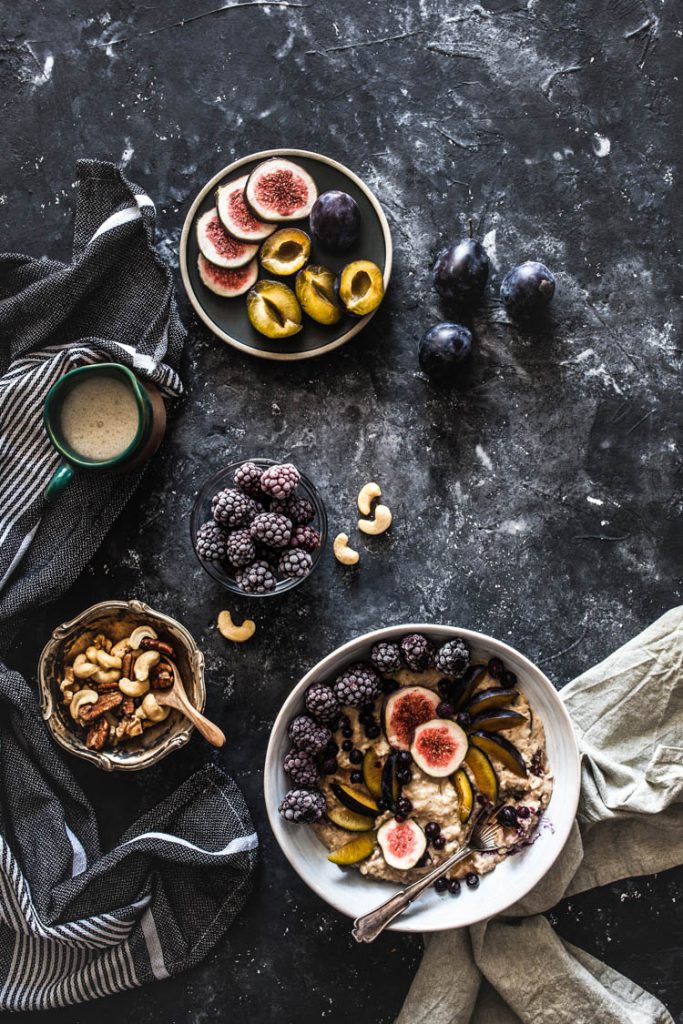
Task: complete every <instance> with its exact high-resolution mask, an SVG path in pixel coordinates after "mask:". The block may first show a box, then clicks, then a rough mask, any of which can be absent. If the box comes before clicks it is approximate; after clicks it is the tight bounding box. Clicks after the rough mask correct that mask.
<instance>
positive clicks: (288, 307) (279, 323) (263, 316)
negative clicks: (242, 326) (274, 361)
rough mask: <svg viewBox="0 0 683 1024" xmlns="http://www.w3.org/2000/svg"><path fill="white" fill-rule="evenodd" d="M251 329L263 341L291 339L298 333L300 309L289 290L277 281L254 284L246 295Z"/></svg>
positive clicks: (299, 328)
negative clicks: (263, 337) (262, 337)
mask: <svg viewBox="0 0 683 1024" xmlns="http://www.w3.org/2000/svg"><path fill="white" fill-rule="evenodd" d="M247 316H248V317H249V322H250V323H251V326H252V327H254V328H255V330H257V331H258V332H259V333H260V334H263V335H265V337H266V338H291V336H292V335H293V334H298V333H299V331H300V330H301V326H302V325H301V306H300V305H299V303H298V301H297V298H296V295H295V294H294V292H293V291H292V289H291V288H288V287H287V285H285V284H280V282H279V281H268V280H263V281H257V282H256V284H255V285H254V287H253V288H252V289H251V291H250V292H249V294H248V295H247Z"/></svg>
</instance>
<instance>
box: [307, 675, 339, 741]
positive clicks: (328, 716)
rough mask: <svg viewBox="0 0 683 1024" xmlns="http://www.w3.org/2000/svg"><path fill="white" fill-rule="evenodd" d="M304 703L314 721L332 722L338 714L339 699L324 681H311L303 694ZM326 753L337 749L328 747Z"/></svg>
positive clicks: (327, 723)
mask: <svg viewBox="0 0 683 1024" xmlns="http://www.w3.org/2000/svg"><path fill="white" fill-rule="evenodd" d="M304 705H305V707H306V710H307V711H308V713H309V715H312V716H313V718H315V720H316V722H324V723H325V724H326V725H329V723H330V722H333V721H334V719H335V718H336V717H337V715H338V714H339V701H338V700H337V698H336V697H335V695H334V693H333V692H332V688H331V687H329V686H325V684H324V683H311V685H310V686H309V687H308V689H307V690H306V693H305V694H304ZM335 746H336V744H335ZM328 747H329V744H328ZM337 749H339V748H337ZM328 753H335V754H336V753H337V751H336V750H334V751H333V750H331V749H329V750H328Z"/></svg>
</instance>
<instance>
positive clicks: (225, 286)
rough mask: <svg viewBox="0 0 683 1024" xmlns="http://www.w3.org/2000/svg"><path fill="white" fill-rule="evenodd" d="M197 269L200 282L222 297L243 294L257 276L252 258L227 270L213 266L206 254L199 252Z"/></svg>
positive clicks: (255, 265) (235, 296) (256, 269)
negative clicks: (243, 264) (242, 265)
mask: <svg viewBox="0 0 683 1024" xmlns="http://www.w3.org/2000/svg"><path fill="white" fill-rule="evenodd" d="M197 269H198V270H199V277H200V279H201V282H202V284H203V285H206V287H207V288H208V289H209V291H212V292H213V293H214V295H220V296H221V298H223V299H234V298H237V296H238V295H244V293H245V292H248V291H249V289H250V288H251V287H252V286H253V285H254V284H255V282H256V279H257V277H258V263H257V261H256V260H252V261H251V263H247V264H246V266H244V267H236V268H235V269H234V270H228V269H226V268H225V267H216V266H214V264H213V263H210V262H209V261H208V260H207V258H206V256H202V254H201V253H199V256H198V257H197Z"/></svg>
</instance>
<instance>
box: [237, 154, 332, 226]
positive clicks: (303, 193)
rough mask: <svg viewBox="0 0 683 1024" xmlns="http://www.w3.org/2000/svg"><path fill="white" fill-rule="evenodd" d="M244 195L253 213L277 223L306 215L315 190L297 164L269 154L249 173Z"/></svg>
mask: <svg viewBox="0 0 683 1024" xmlns="http://www.w3.org/2000/svg"><path fill="white" fill-rule="evenodd" d="M244 198H245V199H246V201H247V205H248V206H249V208H250V210H251V211H252V213H253V214H254V216H256V217H258V218H259V219H260V220H262V221H271V222H272V221H275V222H276V223H280V222H283V221H290V220H302V218H304V217H308V215H309V213H310V212H311V210H312V209H313V204H314V203H315V201H316V199H317V198H318V189H317V186H316V184H315V182H314V181H313V178H312V177H311V175H310V174H309V173H308V171H305V170H304V169H303V167H300V166H299V164H295V163H294V161H293V160H285V159H283V158H282V157H272V158H271V159H270V160H264V161H263V163H260V164H258V166H257V167H255V168H254V170H253V171H252V172H251V174H250V175H249V177H248V178H247V184H246V186H245V188H244Z"/></svg>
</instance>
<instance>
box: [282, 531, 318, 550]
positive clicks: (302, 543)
mask: <svg viewBox="0 0 683 1024" xmlns="http://www.w3.org/2000/svg"><path fill="white" fill-rule="evenodd" d="M289 546H290V548H301V550H302V551H310V552H313V551H317V550H318V548H319V547H320V534H319V533H318V531H317V530H314V529H313V527H312V526H295V527H294V529H293V530H292V536H291V537H290V538H289Z"/></svg>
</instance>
